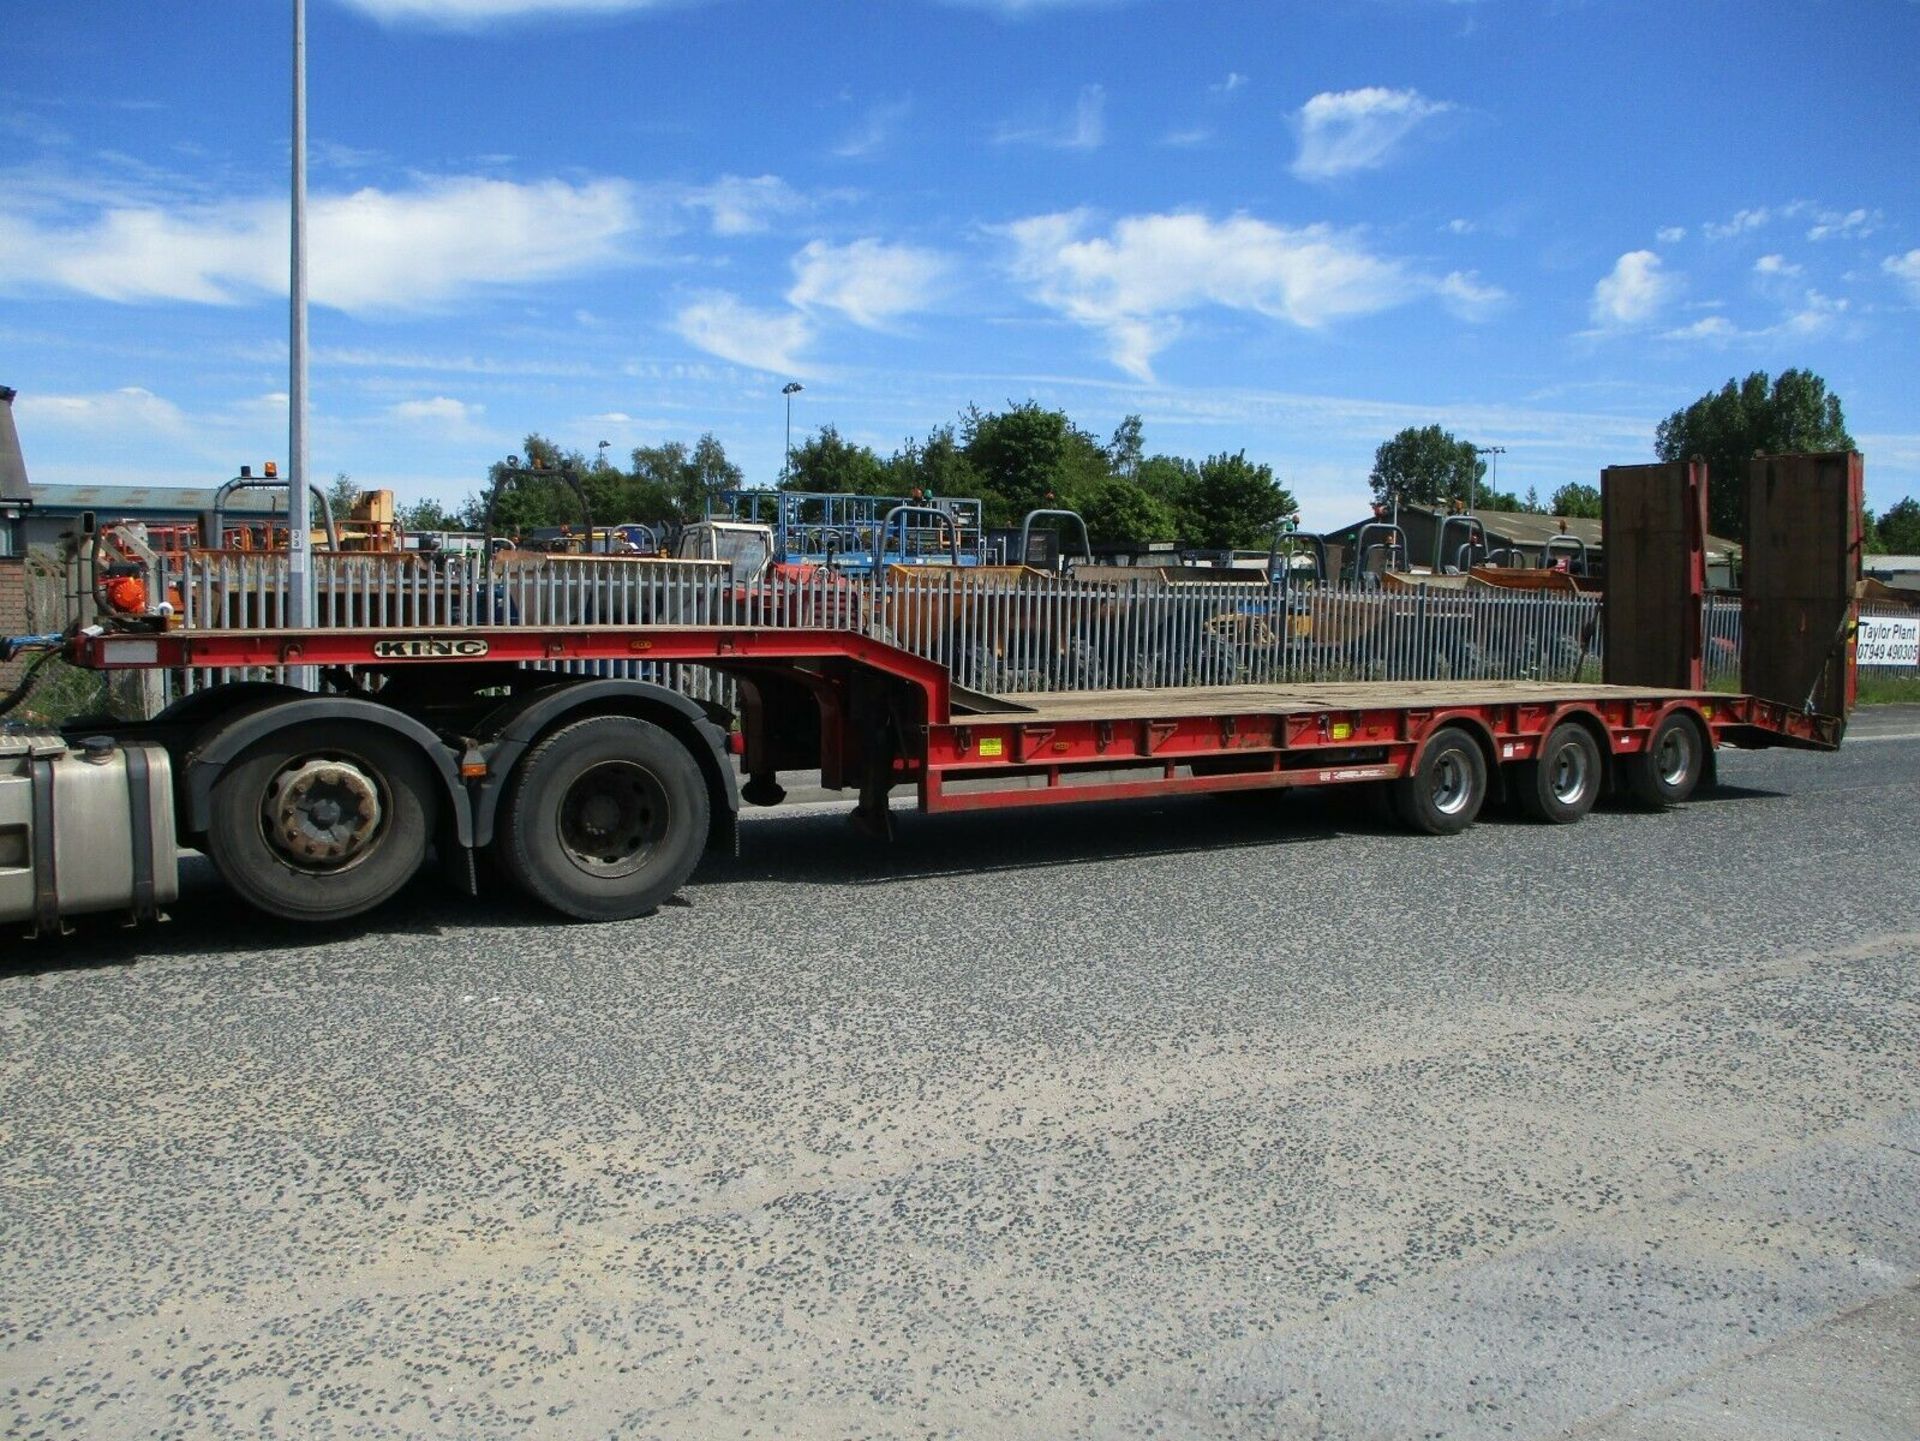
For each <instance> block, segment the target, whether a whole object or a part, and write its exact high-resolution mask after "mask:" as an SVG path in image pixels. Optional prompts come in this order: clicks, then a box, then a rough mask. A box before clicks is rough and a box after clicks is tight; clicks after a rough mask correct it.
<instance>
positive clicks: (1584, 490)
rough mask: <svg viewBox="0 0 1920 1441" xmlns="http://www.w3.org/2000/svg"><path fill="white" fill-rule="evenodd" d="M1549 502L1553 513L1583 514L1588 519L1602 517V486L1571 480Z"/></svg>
mask: <svg viewBox="0 0 1920 1441" xmlns="http://www.w3.org/2000/svg"><path fill="white" fill-rule="evenodd" d="M1547 504H1548V505H1549V506H1550V507H1551V511H1550V513H1551V514H1553V515H1567V516H1582V517H1585V518H1586V519H1588V520H1598V519H1599V518H1600V487H1599V486H1597V485H1582V484H1581V483H1580V482H1579V481H1577V480H1575V481H1569V482H1568V483H1567V484H1565V485H1563V486H1561V487H1560V488H1559V489H1558V490H1556V491H1555V492H1554V493H1553V499H1552V500H1550V501H1548V502H1547Z"/></svg>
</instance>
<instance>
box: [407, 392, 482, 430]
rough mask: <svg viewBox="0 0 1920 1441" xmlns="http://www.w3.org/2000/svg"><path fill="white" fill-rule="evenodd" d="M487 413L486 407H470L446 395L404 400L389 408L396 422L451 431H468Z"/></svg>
mask: <svg viewBox="0 0 1920 1441" xmlns="http://www.w3.org/2000/svg"><path fill="white" fill-rule="evenodd" d="M485 411H486V406H484V405H469V404H468V403H467V402H466V401H464V400H455V399H453V398H452V397H451V396H446V395H436V396H434V397H432V398H431V399H429V400H403V401H401V402H400V403H399V404H397V405H391V406H388V407H387V413H388V414H389V415H391V416H392V417H393V418H394V419H395V420H402V421H406V422H408V423H409V424H416V425H426V426H431V427H435V428H442V429H451V430H464V429H466V428H467V427H468V426H470V425H472V424H473V423H474V422H475V421H477V420H478V419H479V418H480V416H481V415H482V414H483V413H485Z"/></svg>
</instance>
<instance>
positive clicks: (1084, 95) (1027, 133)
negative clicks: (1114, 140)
mask: <svg viewBox="0 0 1920 1441" xmlns="http://www.w3.org/2000/svg"><path fill="white" fill-rule="evenodd" d="M1106 115H1107V92H1106V88H1105V87H1104V86H1101V85H1087V86H1083V87H1082V88H1081V91H1080V96H1079V99H1077V100H1076V101H1075V102H1074V107H1073V115H1072V117H1071V118H1069V119H1068V120H1067V121H1066V122H1065V123H1064V124H1053V123H1048V124H1041V125H1012V124H1009V125H1002V126H1001V127H1000V128H999V129H998V130H997V131H995V132H994V136H993V138H994V143H995V144H998V145H1046V146H1051V147H1052V148H1053V149H1055V150H1098V149H1099V148H1100V146H1101V144H1102V143H1103V142H1104V141H1105V140H1106V138H1107V120H1106Z"/></svg>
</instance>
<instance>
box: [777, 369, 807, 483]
mask: <svg viewBox="0 0 1920 1441" xmlns="http://www.w3.org/2000/svg"><path fill="white" fill-rule="evenodd" d="M805 389H806V386H804V385H802V384H801V383H800V382H799V381H797V380H789V381H788V382H787V383H786V384H785V385H783V386H781V387H780V393H781V394H782V395H784V396H786V398H787V459H786V463H785V464H784V465H782V466H781V467H780V479H782V480H791V479H792V478H793V398H794V396H796V395H798V394H799V393H800V392H801V391H803V390H805Z"/></svg>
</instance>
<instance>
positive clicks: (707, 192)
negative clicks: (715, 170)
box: [684, 175, 810, 235]
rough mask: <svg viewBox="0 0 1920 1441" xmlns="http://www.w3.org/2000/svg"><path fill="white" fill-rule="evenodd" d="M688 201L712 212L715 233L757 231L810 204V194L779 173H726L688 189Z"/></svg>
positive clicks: (692, 205) (732, 233)
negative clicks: (709, 183) (706, 183)
mask: <svg viewBox="0 0 1920 1441" xmlns="http://www.w3.org/2000/svg"><path fill="white" fill-rule="evenodd" d="M684 203H685V204H686V205H688V206H690V207H692V208H693V209H695V210H705V211H706V212H708V214H709V215H710V216H711V217H712V221H713V233H714V234H715V235H757V234H759V233H760V232H761V231H763V230H766V229H767V228H768V227H769V226H771V225H772V224H773V222H774V221H775V220H777V219H779V218H780V217H781V216H783V215H795V214H798V213H800V212H802V211H805V210H807V209H809V208H810V206H809V202H808V200H807V198H806V196H804V195H802V194H801V193H800V192H799V191H797V190H795V189H794V188H793V187H792V186H791V185H789V184H787V182H786V181H784V180H782V179H781V178H780V177H779V176H777V175H755V176H752V177H748V176H744V175H722V176H721V177H720V178H719V179H718V180H716V181H714V182H713V183H712V184H711V185H701V186H697V187H695V188H693V189H691V190H688V191H687V192H686V194H685V196H684Z"/></svg>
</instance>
